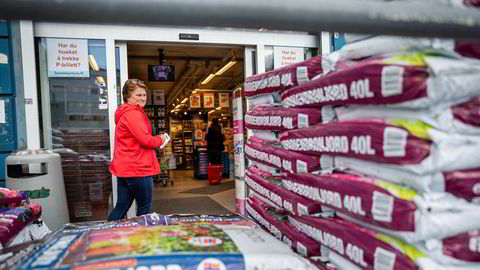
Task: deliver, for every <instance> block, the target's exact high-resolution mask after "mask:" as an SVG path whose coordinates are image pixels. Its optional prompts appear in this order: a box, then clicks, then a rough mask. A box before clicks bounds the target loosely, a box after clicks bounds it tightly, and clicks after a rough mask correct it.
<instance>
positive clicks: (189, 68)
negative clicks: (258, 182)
mask: <svg viewBox="0 0 480 270" xmlns="http://www.w3.org/2000/svg"><path fill="white" fill-rule="evenodd" d="M127 56H128V78H137V79H141V80H143V81H144V82H145V83H146V84H147V86H148V88H149V89H150V90H151V91H150V92H151V93H150V99H149V101H148V103H147V105H146V106H145V112H146V113H147V115H148V117H149V119H150V122H151V124H152V127H153V130H154V133H155V134H161V133H163V132H168V133H169V134H170V136H171V137H172V143H171V144H169V145H168V146H167V147H166V148H165V149H164V150H158V153H157V157H158V159H159V161H160V164H161V169H162V172H161V174H160V175H157V176H155V178H154V182H155V185H154V192H153V210H154V211H155V212H157V213H161V214H170V213H201V214H225V213H230V212H234V211H235V183H234V182H235V181H234V180H233V177H234V176H233V162H234V160H233V131H232V94H233V90H234V89H236V88H238V87H241V86H242V84H243V81H244V77H245V75H244V62H243V59H244V48H243V47H231V46H211V45H210V46H208V45H198V44H196V45H188V44H162V43H136V42H135V43H134V42H129V43H127ZM214 118H216V119H218V120H219V123H220V126H221V129H222V133H223V136H224V141H223V151H220V152H219V153H218V155H219V157H218V158H219V159H220V161H221V165H222V169H221V172H220V173H221V176H222V180H221V182H220V184H217V185H211V184H209V181H208V173H207V171H208V168H207V167H208V165H209V163H211V160H209V158H208V154H207V153H208V148H209V147H210V146H209V145H208V144H207V141H206V134H207V131H208V128H209V127H210V125H211V123H212V120H213V119H214Z"/></svg>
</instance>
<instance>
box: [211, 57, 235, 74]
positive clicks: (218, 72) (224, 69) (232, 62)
mask: <svg viewBox="0 0 480 270" xmlns="http://www.w3.org/2000/svg"><path fill="white" fill-rule="evenodd" d="M236 63H237V61H235V60H231V61H230V62H228V63H227V64H226V65H225V66H223V67H222V68H221V69H220V70H219V71H217V72H216V73H215V75H217V76H220V75H222V74H223V73H224V72H225V71H227V70H228V69H229V68H231V67H232V66H233V65H235V64H236Z"/></svg>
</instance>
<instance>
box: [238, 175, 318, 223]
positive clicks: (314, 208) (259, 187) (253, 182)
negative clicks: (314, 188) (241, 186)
mask: <svg viewBox="0 0 480 270" xmlns="http://www.w3.org/2000/svg"><path fill="white" fill-rule="evenodd" d="M261 174H264V173H263V172H262V171H261V170H260V169H258V168H256V167H250V168H248V170H246V171H245V182H246V183H247V185H248V186H249V187H250V188H251V189H252V190H253V191H255V192H256V193H258V194H260V195H261V196H263V197H265V198H266V199H268V200H269V201H271V202H272V203H274V204H275V205H276V206H278V207H279V208H283V209H285V210H287V211H288V212H290V213H293V214H296V215H310V214H314V213H318V212H320V211H321V205H320V203H318V202H314V201H312V200H309V199H306V198H303V197H302V196H300V195H297V194H295V193H293V192H291V191H289V190H287V189H286V188H284V187H282V186H279V185H277V184H275V183H273V182H272V181H269V180H267V179H266V177H265V176H263V177H262V176H260V175H261ZM264 175H265V174H264Z"/></svg>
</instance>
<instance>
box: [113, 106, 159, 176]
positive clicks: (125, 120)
mask: <svg viewBox="0 0 480 270" xmlns="http://www.w3.org/2000/svg"><path fill="white" fill-rule="evenodd" d="M115 123H116V125H117V126H116V128H115V149H114V152H113V160H112V164H110V166H109V167H108V168H109V170H110V172H111V173H112V174H113V175H115V176H117V177H141V176H151V175H156V174H159V173H160V164H159V163H158V160H157V155H156V153H155V148H158V147H159V146H160V145H162V144H163V137H162V136H152V126H151V125H150V123H149V122H148V117H147V115H146V114H145V112H144V111H143V109H142V108H141V107H140V106H138V105H130V104H128V103H124V104H122V105H121V106H120V107H118V109H117V111H116V112H115Z"/></svg>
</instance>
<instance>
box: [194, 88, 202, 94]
mask: <svg viewBox="0 0 480 270" xmlns="http://www.w3.org/2000/svg"><path fill="white" fill-rule="evenodd" d="M198 90H200V89H195V90H193V91H192V94H196V93H197V92H198Z"/></svg>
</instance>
